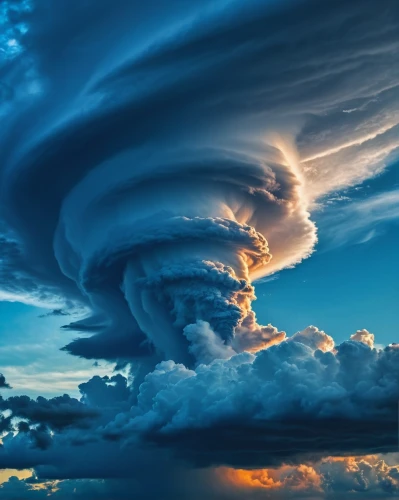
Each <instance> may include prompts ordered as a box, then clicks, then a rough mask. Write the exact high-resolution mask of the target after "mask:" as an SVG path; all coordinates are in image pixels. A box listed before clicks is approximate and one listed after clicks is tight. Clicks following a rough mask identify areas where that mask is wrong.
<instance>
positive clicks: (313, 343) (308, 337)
mask: <svg viewBox="0 0 399 500" xmlns="http://www.w3.org/2000/svg"><path fill="white" fill-rule="evenodd" d="M351 340H357V341H360V339H359V338H357V337H356V338H355V337H354V336H352V337H351ZM290 341H294V342H300V343H301V344H304V345H307V346H309V347H310V348H311V349H313V350H314V351H315V350H317V349H320V350H321V351H324V352H327V351H331V350H332V349H334V339H333V338H332V337H330V335H327V334H326V333H325V332H323V330H319V329H318V328H317V327H316V326H312V325H311V326H308V327H307V328H305V329H304V330H302V331H301V332H297V333H295V334H294V335H293V336H292V337H291V338H290ZM368 345H369V346H370V347H373V345H370V344H368Z"/></svg>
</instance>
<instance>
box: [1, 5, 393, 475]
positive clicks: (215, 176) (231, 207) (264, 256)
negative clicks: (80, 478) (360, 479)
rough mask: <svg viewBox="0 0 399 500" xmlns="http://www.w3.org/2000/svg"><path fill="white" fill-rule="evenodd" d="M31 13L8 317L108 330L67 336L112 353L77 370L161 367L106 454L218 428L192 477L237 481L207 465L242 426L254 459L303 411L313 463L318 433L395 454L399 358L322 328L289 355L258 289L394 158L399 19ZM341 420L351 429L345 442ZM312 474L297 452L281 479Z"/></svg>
mask: <svg viewBox="0 0 399 500" xmlns="http://www.w3.org/2000/svg"><path fill="white" fill-rule="evenodd" d="M16 3H17V4H18V5H19V8H18V9H17V11H18V12H17V13H14V16H16V18H17V20H18V22H19V23H24V26H25V25H26V30H25V29H23V30H22V32H21V33H20V35H18V36H19V37H20V38H18V44H19V46H20V50H18V51H16V52H15V53H13V54H11V53H10V54H7V57H6V58H4V60H2V62H1V66H0V71H1V76H2V78H3V80H4V85H5V86H6V87H5V88H7V89H8V88H13V87H15V92H11V93H8V94H7V95H8V98H7V101H6V102H4V103H2V104H1V113H2V114H4V116H5V117H6V119H7V121H8V127H7V130H5V131H4V132H2V135H1V137H0V146H1V153H0V160H1V170H0V183H1V184H0V195H1V196H0V200H1V201H0V217H1V221H0V229H1V233H2V237H1V240H0V245H1V251H2V255H1V264H2V266H1V270H0V277H1V282H2V291H1V292H0V293H1V295H0V297H3V298H6V299H14V300H21V301H25V302H29V303H34V304H42V305H43V304H44V305H46V306H48V307H50V308H51V309H52V310H63V311H67V310H68V309H73V308H77V307H84V308H85V310H88V311H90V314H91V315H90V317H88V318H86V319H83V320H78V321H73V322H72V323H70V325H66V326H67V327H68V328H71V329H76V331H82V332H86V333H87V332H91V333H94V334H93V335H92V336H91V337H84V338H79V339H77V340H75V341H74V342H72V343H71V344H69V345H68V346H66V347H65V349H66V350H67V351H69V352H71V353H73V354H76V355H79V356H84V357H87V358H105V359H112V360H117V359H121V358H122V359H124V360H129V361H131V362H134V363H138V362H140V363H141V368H140V369H137V372H136V373H137V374H140V375H137V377H136V382H135V384H136V386H135V389H134V393H135V395H137V398H138V399H137V401H138V405H135V406H134V411H133V413H134V415H130V414H128V412H125V411H124V412H121V414H122V417H120V419H115V420H116V422H115V421H114V417H115V415H112V418H109V419H108V422H107V423H103V427H104V428H106V431H104V432H103V431H101V432H100V430H99V431H98V433H97V434H96V435H97V436H98V435H101V436H102V437H104V436H105V437H106V438H107V439H119V438H121V437H120V436H122V437H124V433H125V432H127V431H128V430H132V431H133V430H134V431H135V432H138V431H140V432H143V434H145V435H146V437H147V438H148V439H149V440H151V439H152V440H153V441H155V442H158V443H161V444H162V443H163V441H164V440H165V441H168V440H169V439H170V440H172V441H173V440H174V441H173V443H172V444H171V447H172V448H177V449H178V448H179V443H181V442H183V441H184V439H183V438H181V436H180V435H178V434H179V433H173V432H171V429H172V428H173V427H174V425H176V426H177V427H176V429H179V432H180V431H181V433H182V435H187V436H190V439H191V437H192V436H195V433H194V432H193V431H192V429H193V428H197V424H198V423H197V420H196V418H197V417H198V416H199V415H201V418H202V419H203V422H208V424H209V425H208V426H205V427H204V428H203V429H202V431H203V433H200V434H201V436H202V435H203V436H204V440H203V441H202V443H201V442H197V441H196V442H195V446H196V448H195V449H196V451H197V453H198V456H199V458H198V457H197V458H196V457H193V460H194V461H198V462H201V461H202V463H207V464H208V463H214V462H219V461H220V462H222V458H217V457H216V455H215V456H214V457H208V456H206V451H204V450H202V451H201V450H200V448H201V445H202V444H203V443H206V442H207V439H212V436H214V432H215V429H216V428H218V426H220V425H222V424H221V422H222V420H221V415H225V416H226V415H230V416H231V417H232V418H233V417H234V418H233V420H234V419H235V420H234V422H233V424H232V425H231V428H229V429H230V431H231V434H229V436H228V438H229V440H231V442H232V443H234V446H235V449H236V450H238V451H237V453H239V450H240V443H239V441H237V439H235V438H236V437H237V432H238V430H239V431H240V433H242V436H245V438H247V439H249V437H248V426H245V425H244V424H243V423H242V422H243V421H247V422H250V424H251V426H254V425H255V422H258V420H259V421H260V422H262V423H260V424H259V425H260V427H261V428H262V429H263V430H264V429H266V431H265V432H266V434H267V435H268V436H270V435H271V433H270V428H268V427H267V426H266V427H262V426H263V425H264V421H266V422H276V421H277V420H276V419H277V416H278V418H283V420H284V418H286V417H287V418H288V415H289V413H290V412H294V413H295V414H296V412H297V409H298V408H299V410H298V411H299V413H298V414H299V415H300V416H301V418H303V420H300V419H299V421H298V422H291V421H288V422H287V426H288V427H289V426H290V425H291V427H290V429H291V430H292V432H293V433H292V436H294V434H295V436H300V435H302V436H303V441H302V442H300V443H298V449H300V450H301V452H303V453H300V454H299V455H300V456H302V455H306V453H307V452H311V451H314V450H313V448H312V447H311V445H310V443H311V442H312V432H313V430H315V429H316V430H317V431H318V432H320V433H321V435H322V436H323V439H324V440H322V445H320V448H321V449H322V448H323V449H325V450H327V449H328V450H330V448H331V450H330V451H331V452H337V453H339V452H343V451H345V450H346V447H348V451H349V440H350V439H349V434H350V433H353V435H354V436H355V437H356V438H357V437H358V436H359V439H358V441H356V447H358V449H359V451H361V450H365V449H366V448H367V449H370V448H371V449H372V450H374V451H375V450H376V449H377V451H378V449H379V448H382V449H384V450H385V449H386V450H388V449H390V445H389V444H388V442H389V440H390V439H391V438H392V432H391V430H392V429H391V426H392V425H393V423H392V422H393V418H394V417H393V413H392V411H393V410H392V408H393V406H392V405H393V400H394V398H395V397H397V395H398V394H397V385H395V380H394V379H392V376H393V375H394V374H396V371H397V370H396V368H395V365H394V361H395V360H396V358H397V349H396V347H389V348H387V349H386V350H385V351H383V352H382V353H381V352H377V351H376V350H373V349H372V343H371V337H370V335H366V334H362V333H359V332H358V333H357V334H355V336H354V337H353V338H352V342H348V343H345V344H343V345H342V346H340V347H338V348H337V349H336V352H335V351H333V347H334V346H333V341H332V339H331V337H329V336H327V335H326V334H325V333H324V332H322V331H320V330H318V329H316V328H315V327H309V328H308V329H306V330H305V331H303V332H300V333H298V334H297V335H296V336H294V337H293V338H292V339H290V340H288V341H285V338H286V336H285V333H284V332H282V331H279V330H278V329H277V328H275V327H273V326H272V325H267V326H262V325H259V324H258V323H257V321H256V317H255V314H254V312H253V311H252V309H251V302H252V301H253V300H254V299H255V291H254V287H253V285H252V284H251V283H252V281H253V280H254V279H257V278H261V277H263V276H267V275H271V274H273V273H275V272H276V271H278V270H281V269H283V268H287V267H290V266H294V265H296V264H298V263H299V262H300V261H301V260H302V259H304V258H306V257H308V256H309V255H310V254H311V253H312V251H313V249H314V245H315V243H316V227H315V225H314V223H313V222H312V221H311V210H312V209H313V208H314V207H315V206H316V204H317V203H319V202H320V200H321V199H322V198H323V196H325V195H326V194H328V193H330V192H332V191H334V190H337V189H341V188H345V187H348V186H351V185H354V184H356V183H359V182H361V181H363V180H364V179H366V178H368V177H371V176H373V175H375V174H377V173H379V172H381V171H382V170H383V168H384V167H385V165H386V163H387V162H388V160H389V158H390V157H392V155H393V154H394V152H395V149H396V147H397V139H396V133H397V127H398V123H399V115H398V112H399V109H398V102H399V101H398V99H397V81H398V76H399V75H398V65H397V64H395V63H396V58H397V49H398V44H399V41H398V37H397V32H398V25H399V13H398V5H397V3H396V2H395V1H393V0H382V1H381V2H379V3H378V5H377V4H376V3H375V2H374V1H371V0H366V1H364V0H362V1H360V0H355V1H353V2H350V5H348V2H344V1H343V0H338V1H330V2H322V3H321V2H319V1H316V0H308V1H304V2H298V3H293V2H292V3H291V2H288V3H287V5H285V4H283V3H277V2H266V3H264V4H262V5H261V4H260V3H259V2H257V1H255V0H253V1H249V2H245V5H244V4H240V3H239V2H235V1H233V2H229V3H227V4H226V3H225V2H221V3H220V4H219V2H216V4H215V3H214V2H210V1H205V2H201V3H198V4H197V5H194V4H193V3H192V2H189V3H184V2H183V3H182V2H180V1H178V0H176V1H173V2H168V8H167V9H165V7H163V6H160V5H159V2H156V1H155V0H149V2H146V4H145V5H141V4H137V3H131V4H129V5H126V2H124V1H122V0H116V2H112V5H111V4H110V3H108V2H91V1H89V2H85V3H84V4H82V3H81V2H78V0H73V1H68V2H62V3H57V9H55V7H54V5H53V3H52V2H50V1H47V0H45V1H44V2H41V3H40V4H39V3H38V4H37V5H34V6H33V7H32V8H26V9H25V8H22V6H23V4H25V3H26V2H16ZM188 4H190V5H188ZM155 6H156V7H157V9H159V11H160V12H159V16H154V15H153V11H154V8H155ZM5 12H6V11H5ZM49 12H50V13H52V15H49V14H48V13H49ZM6 15H7V16H8V14H6ZM176 16H177V17H176ZM8 17H9V16H8ZM8 17H7V19H8ZM131 19H135V27H134V29H132V23H131ZM176 19H178V21H176ZM76 20H78V21H76ZM110 23H114V24H113V25H115V26H116V25H117V26H118V33H119V36H117V37H116V36H113V35H112V36H111V33H110V30H109V25H110ZM71 26H73V29H71ZM348 26H350V27H351V29H347V27H348ZM20 31H21V30H20ZM13 36H14V35H13ZM60 57H61V58H62V65H60V64H59V61H60ZM17 82H18V83H17ZM359 341H360V342H359ZM366 344H367V345H366ZM266 348H269V349H266ZM261 349H266V350H262V351H260V350H261ZM248 351H249V352H250V353H249V352H248ZM251 353H252V354H251ZM349 358H350V359H351V362H352V363H353V364H354V365H356V364H357V365H356V366H358V367H359V370H361V373H362V377H363V378H362V380H357V384H358V385H354V380H355V379H356V372H353V371H352V367H351V366H347V364H346V363H347V359H349ZM159 363H160V364H159ZM155 367H156V368H155ZM395 370H396V371H395ZM160 372H161V373H160ZM244 374H245V377H244ZM146 376H147V378H145V377H146ZM207 377H208V378H209V379H211V380H212V384H214V385H213V386H212V387H213V390H214V391H215V392H212V387H211V389H210V391H211V394H210V400H209V401H208V402H209V405H208V406H204V404H203V403H204V401H200V402H198V401H196V397H197V394H200V393H201V390H200V389H201V387H203V386H204V384H205V383H204V382H203V380H204V378H207ZM246 377H247V378H246ZM351 377H352V378H351ZM353 377H355V378H353ZM144 378H145V381H144V383H143V384H142V385H141V386H140V388H139V385H140V382H142V381H143V380H144ZM154 380H156V381H157V382H156V384H155V385H154V387H153V388H152V389H151V390H150V389H149V386H151V384H152V383H153V381H154ZM248 380H250V381H252V382H251V384H250V385H248V384H249V383H248ZM165 381H167V383H166V382H165ZM385 382H386V384H387V385H384V384H385ZM197 383H198V385H197ZM290 383H292V384H294V385H295V387H297V389H298V391H299V392H300V393H301V394H302V392H301V391H303V394H302V396H303V397H302V398H301V399H300V400H298V399H295V397H294V395H293V394H292V393H291V392H290V391H288V390H287V387H289V386H290ZM157 384H158V385H157ZM165 384H166V385H165ZM240 384H241V385H240ZM262 384H265V387H269V389H270V391H271V393H270V394H267V397H266V396H265V400H264V401H267V402H268V408H269V410H270V411H272V409H273V408H277V407H275V406H274V405H273V404H272V403H273V401H274V402H275V400H276V401H277V400H278V397H279V395H281V394H285V396H286V397H285V399H284V398H283V400H282V401H281V411H282V412H283V413H282V415H280V414H278V412H277V413H276V415H274V417H273V418H274V419H275V420H273V418H272V416H270V415H264V414H263V413H262V411H263V412H265V411H266V407H263V406H262V401H261V400H259V394H260V393H261V392H262V387H263V385H262ZM279 384H280V385H279ZM284 384H285V385H284ZM205 385H206V387H207V389H209V384H208V382H207V383H206V384H205ZM232 386H234V387H236V386H237V387H238V388H240V387H241V388H242V389H237V390H238V393H236V392H235V391H232V394H230V391H228V392H226V391H227V389H226V388H227V387H232ZM217 388H219V389H218V390H219V392H218V391H217V390H216V389H217ZM244 388H245V391H244ZM197 390H198V392H196V391H197ZM240 390H242V391H244V392H245V394H244V393H241V392H240ZM265 390H266V389H265ZM165 391H166V393H167V395H168V399H167V403H165V404H164V405H162V404H161V403H162V401H163V400H162V397H161V396H162V394H166V393H165ZM273 391H274V392H273ZM276 391H277V392H276ZM272 392H273V394H272ZM308 392H309V394H308ZM223 395H225V397H224V398H223V397H222V396H223ZM230 395H231V396H232V397H233V400H231V399H230ZM366 395H367V397H366ZM308 396H309V397H308ZM160 398H161V399H160ZM176 398H177V400H176ZM364 398H366V399H367V398H369V399H367V402H368V403H369V406H368V404H366V400H365V399H364ZM133 399H134V398H133ZM204 399H205V398H204ZM205 400H206V399H205ZM337 401H339V403H338V402H337ZM189 402H191V403H192V405H193V406H192V408H197V414H196V415H195V416H191V415H190V411H189V410H190V409H189V408H188V407H187V405H188V404H189ZM158 403H159V404H158ZM172 403H173V404H175V406H173V404H172ZM269 403H270V404H269ZM243 404H245V405H246V406H245V408H244V409H245V412H249V413H250V414H249V415H248V414H247V413H245V412H244V414H241V413H240V411H239V410H240V408H241V407H242V405H243ZM185 405H186V406H185ZM298 405H299V406H298ZM301 405H303V406H301ZM276 411H277V410H276ZM164 412H165V413H164ZM218 412H219V413H218ZM259 412H260V413H259ZM356 412H357V413H356ZM381 412H382V413H381ZM384 412H385V413H384ZM355 414H356V415H357V416H356V415H355ZM360 416H363V417H365V418H366V417H367V418H369V419H370V420H367V419H366V423H367V425H366V424H365V423H364V421H363V423H362V422H360V421H358V420H357V418H358V417H359V418H360ZM244 417H245V418H244ZM266 417H267V418H266ZM269 417H270V418H269ZM262 418H263V420H262ZM328 418H331V419H340V418H341V419H342V422H344V423H345V425H342V426H341V427H340V429H338V430H337V432H336V433H335V434H329V433H328V432H327V430H328V429H329V427H328ZM380 418H386V419H387V420H386V422H385V421H384V422H385V430H386V434H384V435H383V436H381V435H380V434H379V435H378V436H376V435H375V433H373V432H371V433H370V429H371V427H370V426H371V425H374V424H375V423H376V422H377V421H379V420H378V419H380ZM243 419H244V420H243ZM268 419H269V420H268ZM309 422H311V425H310V426H309ZM177 423H180V424H179V425H180V427H179V425H177ZM268 425H269V424H268ZM270 425H271V424H270ZM276 425H277V423H276ZM168 426H169V427H168ZM100 427H101V426H100ZM164 428H166V429H167V431H165V429H164ZM229 429H228V430H229ZM103 430H104V429H103ZM304 430H305V431H306V432H304ZM349 430H350V432H349ZM277 431H278V432H277V435H278V436H279V438H281V439H283V434H284V432H286V428H285V430H284V431H283V430H282V429H280V428H278V429H277ZM345 431H348V433H347V434H345ZM176 432H177V431H176ZM273 432H274V431H273ZM279 432H280V434H279ZM185 433H186V434H185ZM367 433H368V435H369V440H366V441H364V436H365V434H367ZM273 435H274V434H273ZM287 435H289V436H291V435H290V434H289V433H288V434H287ZM233 438H234V439H233ZM10 439H11V438H10ZM18 439H20V440H21V442H23V441H24V440H25V441H26V440H27V439H28V437H26V436H20V437H19V438H18ZM76 439H77V438H76ZM290 439H291V438H290ZM77 440H78V441H79V439H77ZM265 440H266V441H265V443H266V444H267V445H268V446H269V445H270V443H269V442H267V439H266V438H265ZM25 441H24V442H25ZM282 442H283V441H282ZM265 443H264V444H265ZM241 444H242V443H241ZM252 444H253V445H254V447H255V444H254V441H251V445H252ZM266 444H265V446H266ZM352 444H353V443H352ZM10 446H11V445H10ZM183 448H184V447H183ZM183 448H182V449H181V452H182V454H183V455H186V452H187V450H186V449H183ZM321 449H320V451H321ZM230 451H231V450H225V449H220V450H219V451H217V453H219V452H220V455H218V457H222V456H225V455H226V454H228V453H230ZM252 452H254V450H252ZM291 456H292V454H291V451H290V450H289V449H285V448H284V446H282V452H281V457H280V460H285V459H290V458H291ZM190 458H192V457H190ZM35 460H36V462H35V461H33V463H34V464H36V463H40V460H39V459H38V458H37V456H36V458H35ZM231 460H232V461H234V464H239V463H240V461H243V462H245V464H246V465H250V464H252V465H253V464H254V463H257V460H258V458H257V455H256V450H255V455H251V458H249V457H248V458H245V457H244V458H243V455H240V456H239V457H237V456H235V454H234V453H231ZM263 460H266V458H265V457H264V458H263ZM276 460H277V459H276Z"/></svg>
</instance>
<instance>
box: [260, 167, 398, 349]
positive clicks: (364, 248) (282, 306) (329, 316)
mask: <svg viewBox="0 0 399 500" xmlns="http://www.w3.org/2000/svg"><path fill="white" fill-rule="evenodd" d="M395 189H396V190H398V189H399V171H398V164H397V163H393V164H392V165H391V166H390V167H388V168H387V170H386V171H385V172H384V173H383V174H381V175H380V176H378V177H376V178H374V179H371V180H367V181H366V182H364V183H363V184H361V185H360V186H358V189H356V190H355V189H350V190H348V191H347V192H345V193H344V195H345V197H348V198H349V199H344V200H341V201H334V202H333V203H332V204H330V205H325V206H324V208H323V210H322V211H320V212H319V213H316V214H315V216H314V217H313V218H314V219H315V220H316V221H317V225H318V228H319V231H318V236H319V243H318V244H317V246H316V250H315V253H314V254H313V255H312V256H311V257H310V258H309V259H307V260H305V261H303V262H302V263H301V264H300V265H298V266H297V267H296V268H294V269H287V270H284V271H282V272H280V273H278V276H277V279H276V280H274V281H269V282H267V283H259V284H257V285H256V291H257V297H258V300H257V302H256V303H255V306H254V309H255V310H256V312H257V314H258V316H259V318H260V320H261V321H262V322H267V321H270V322H271V323H272V324H275V325H278V327H279V328H281V329H285V330H286V331H287V333H289V334H293V333H295V332H296V331H298V330H300V329H302V328H305V327H306V326H308V325H310V324H313V325H316V326H318V327H319V328H321V329H322V330H325V331H326V332H327V333H328V334H330V335H332V336H333V337H334V339H336V341H337V342H343V341H344V340H347V339H348V338H349V336H350V335H352V334H353V333H354V332H355V331H356V330H358V329H362V328H365V329H367V330H369V331H370V332H373V333H374V334H375V335H376V342H378V343H379V344H384V345H386V344H389V343H391V342H397V340H398V337H397V331H396V330H397V318H398V312H397V303H398V298H399V266H398V264H397V249H398V245H399V220H398V218H397V215H396V218H393V219H388V220H383V221H381V220H380V221H375V220H373V219H371V220H367V214H366V213H365V214H364V215H363V218H365V219H366V220H364V227H363V228H362V231H361V233H357V232H355V233H353V234H351V233H350V227H349V234H348V237H347V239H346V240H345V241H343V242H342V244H341V245H340V246H336V245H335V244H334V242H333V241H331V227H330V226H328V227H325V226H324V225H323V221H324V218H327V219H328V218H329V216H330V215H331V214H332V215H334V213H335V212H336V211H337V210H338V209H339V208H340V207H342V206H344V207H345V209H346V210H348V211H349V212H351V207H352V205H351V204H352V203H354V202H356V201H359V200H360V201H361V200H368V199H370V198H372V197H374V196H377V195H381V194H382V195H383V194H384V193H387V192H391V191H392V190H395ZM395 209H396V214H397V205H396V207H395V206H394V207H393V206H392V205H388V206H387V207H386V209H385V210H386V212H387V215H389V214H390V213H393V214H395ZM359 216H360V217H362V214H361V213H360V214H358V213H355V214H353V216H352V217H351V218H350V221H353V219H355V220H356V218H358V217H359ZM348 225H349V224H348ZM332 230H333V231H334V230H335V231H338V230H342V231H344V230H345V227H342V226H340V227H338V228H337V227H335V228H334V226H333V228H332ZM372 230H374V231H375V236H374V237H373V238H371V239H369V240H367V241H363V240H364V238H365V236H367V235H368V234H369V233H370V231H372Z"/></svg>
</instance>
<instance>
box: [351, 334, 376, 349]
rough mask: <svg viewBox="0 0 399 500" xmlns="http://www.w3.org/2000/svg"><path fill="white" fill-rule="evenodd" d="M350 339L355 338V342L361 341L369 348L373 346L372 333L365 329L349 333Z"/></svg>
mask: <svg viewBox="0 0 399 500" xmlns="http://www.w3.org/2000/svg"><path fill="white" fill-rule="evenodd" d="M351 340H356V341H357V342H363V344H366V345H368V346H369V347H371V348H373V347H374V334H373V333H370V332H369V331H367V330H365V329H363V330H358V331H357V332H356V333H354V334H353V335H351Z"/></svg>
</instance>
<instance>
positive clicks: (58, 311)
mask: <svg viewBox="0 0 399 500" xmlns="http://www.w3.org/2000/svg"><path fill="white" fill-rule="evenodd" d="M49 316H69V313H68V312H66V311H64V310H62V309H53V310H52V311H50V312H48V313H46V314H41V315H40V316H39V318H47V317H49Z"/></svg>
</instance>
